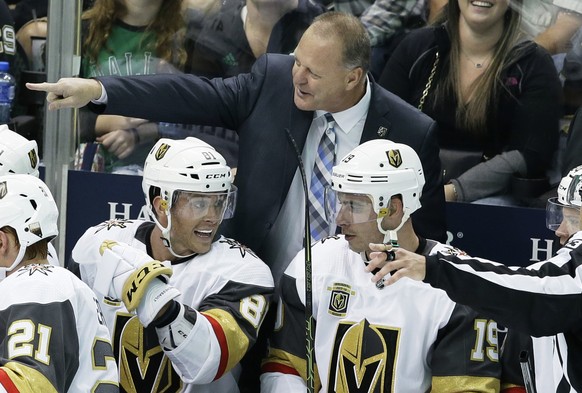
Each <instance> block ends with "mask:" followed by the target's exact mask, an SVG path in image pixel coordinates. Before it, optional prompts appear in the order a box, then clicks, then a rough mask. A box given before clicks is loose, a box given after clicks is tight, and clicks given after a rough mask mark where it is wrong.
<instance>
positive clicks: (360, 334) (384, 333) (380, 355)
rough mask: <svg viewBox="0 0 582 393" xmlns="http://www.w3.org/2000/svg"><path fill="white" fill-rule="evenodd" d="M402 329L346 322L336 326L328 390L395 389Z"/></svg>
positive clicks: (370, 392) (379, 392)
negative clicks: (395, 367) (399, 337)
mask: <svg viewBox="0 0 582 393" xmlns="http://www.w3.org/2000/svg"><path fill="white" fill-rule="evenodd" d="M399 334H400V330H399V329H393V328H388V327H385V326H378V325H370V323H369V322H368V321H367V320H366V319H363V320H361V321H360V322H350V321H344V322H340V324H339V325H338V327H337V331H336V336H335V338H334V347H333V351H332V357H331V362H330V367H329V377H328V378H329V379H328V392H329V393H332V392H333V393H353V392H362V393H387V392H394V378H393V377H394V366H395V364H396V358H397V356H398V336H399Z"/></svg>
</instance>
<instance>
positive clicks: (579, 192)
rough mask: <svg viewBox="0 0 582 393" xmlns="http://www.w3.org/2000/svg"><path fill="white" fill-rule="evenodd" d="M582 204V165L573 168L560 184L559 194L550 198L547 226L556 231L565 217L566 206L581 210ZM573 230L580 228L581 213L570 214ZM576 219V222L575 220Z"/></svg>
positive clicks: (547, 207) (547, 210)
mask: <svg viewBox="0 0 582 393" xmlns="http://www.w3.org/2000/svg"><path fill="white" fill-rule="evenodd" d="M581 206H582V165H580V166H577V167H575V168H573V169H572V170H571V171H570V172H568V174H567V175H566V176H564V177H563V178H562V180H561V181H560V184H559V185H558V196H557V197H553V198H550V199H548V203H547V205H546V226H547V227H548V228H549V229H551V230H552V231H555V230H556V229H558V227H559V226H560V224H561V223H562V221H563V219H564V208H570V209H575V210H577V211H579V210H580V207H581ZM569 220H571V221H572V220H573V222H571V223H570V224H572V226H573V228H572V230H579V229H580V227H579V225H578V224H579V215H578V214H575V215H569ZM574 221H575V222H574Z"/></svg>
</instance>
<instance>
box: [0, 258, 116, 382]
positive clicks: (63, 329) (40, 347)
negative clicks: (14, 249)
mask: <svg viewBox="0 0 582 393" xmlns="http://www.w3.org/2000/svg"><path fill="white" fill-rule="evenodd" d="M0 293H2V295H1V296H0V337H1V340H2V344H1V345H0V364H1V367H0V391H2V388H4V389H5V390H6V391H7V392H39V393H40V392H43V393H45V392H78V393H86V392H109V393H113V392H118V391H119V390H118V382H117V374H118V372H117V366H116V364H115V360H114V358H113V349H112V347H111V341H110V336H109V331H108V330H107V327H106V326H105V321H104V318H103V314H102V313H101V310H100V308H99V303H98V302H97V299H96V298H95V296H94V294H93V291H91V289H90V288H89V287H88V286H87V285H86V284H85V283H83V282H81V280H79V279H78V278H77V277H76V276H75V275H74V274H72V273H71V272H69V271H68V270H66V269H64V268H62V267H58V266H52V265H49V264H44V265H27V266H24V267H22V268H20V269H18V270H17V271H15V272H14V273H12V274H11V275H10V276H8V277H6V278H5V279H4V280H2V281H1V282H0Z"/></svg>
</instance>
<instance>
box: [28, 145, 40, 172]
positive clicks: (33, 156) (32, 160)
mask: <svg viewBox="0 0 582 393" xmlns="http://www.w3.org/2000/svg"><path fill="white" fill-rule="evenodd" d="M28 159H29V160H30V166H31V167H32V168H33V169H34V168H36V164H38V156H37V155H36V151H34V149H32V150H31V151H29V152H28Z"/></svg>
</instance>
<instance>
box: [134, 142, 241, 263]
mask: <svg viewBox="0 0 582 393" xmlns="http://www.w3.org/2000/svg"><path fill="white" fill-rule="evenodd" d="M142 188H143V192H144V195H145V199H146V206H147V209H148V212H149V214H150V216H151V217H152V219H153V220H154V221H155V222H156V224H157V225H158V227H159V228H160V229H161V230H162V236H163V237H164V239H165V241H166V245H167V246H168V247H169V248H170V251H171V252H172V253H173V251H172V250H171V245H170V244H171V241H170V227H171V216H170V210H171V207H172V204H173V203H174V201H175V198H176V197H177V195H178V192H190V193H203V194H205V195H207V194H210V195H217V196H220V197H221V198H223V199H224V198H225V199H226V202H225V203H224V204H223V205H222V206H223V208H224V210H223V211H222V215H221V217H222V218H221V219H227V218H231V217H232V216H233V214H234V208H235V206H236V187H235V186H234V185H233V184H232V172H231V170H230V167H228V166H227V165H226V160H225V159H224V157H222V155H221V154H220V153H218V152H217V151H216V150H215V149H214V148H213V147H212V146H210V145H209V144H207V143H206V142H203V141H201V140H200V139H197V138H193V137H188V138H186V139H167V138H162V139H160V140H159V141H158V142H157V143H156V144H155V145H154V147H153V148H152V150H151V151H150V152H149V154H148V156H147V158H146V161H145V165H144V171H143V181H142ZM157 195H159V196H160V197H161V198H162V201H163V203H164V204H165V211H166V215H167V216H168V226H167V227H166V228H164V227H162V226H161V224H160V223H159V221H158V220H157V218H156V216H155V214H154V211H153V204H152V203H153V199H154V198H155V197H156V196H157ZM174 255H176V256H180V257H182V255H177V254H174Z"/></svg>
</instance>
